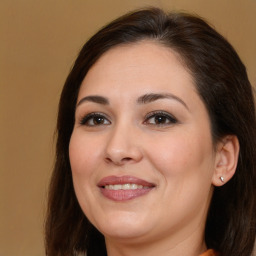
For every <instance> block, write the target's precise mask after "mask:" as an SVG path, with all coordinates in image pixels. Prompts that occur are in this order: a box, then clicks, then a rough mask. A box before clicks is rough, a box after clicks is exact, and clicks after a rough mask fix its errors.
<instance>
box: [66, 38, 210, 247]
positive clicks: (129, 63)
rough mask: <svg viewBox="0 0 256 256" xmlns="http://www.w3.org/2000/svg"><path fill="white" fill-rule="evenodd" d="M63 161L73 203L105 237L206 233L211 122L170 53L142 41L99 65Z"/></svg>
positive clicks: (87, 81) (81, 99) (81, 98)
mask: <svg viewBox="0 0 256 256" xmlns="http://www.w3.org/2000/svg"><path fill="white" fill-rule="evenodd" d="M69 155H70V162H71V168H72V175H73V182H74V188H75V193H76V196H77V199H78V202H79V204H80V206H81V208H82V210H83V212H84V213H85V215H86V216H87V218H88V219H89V220H90V221H91V223H92V224H93V225H94V226H95V227H96V228H97V229H99V230H100V231H101V232H102V233H103V234H104V235H105V237H106V239H120V240H122V239H125V241H129V239H130V240H131V241H132V240H134V239H136V241H144V242H145V241H153V240H155V239H156V238H158V239H160V238H161V237H165V238H166V237H176V241H177V243H178V242H179V240H181V239H184V236H188V235H189V234H192V233H193V232H197V230H201V231H202V230H203V229H204V221H205V218H206V214H207V209H208V206H209V201H210V198H211V194H212V185H211V182H212V176H213V172H214V168H215V153H214V149H213V144H212V138H211V132H210V122H209V116H208V114H207V111H206V108H205V106H204V104H203V102H202V101H201V99H200V97H199V96H198V94H197V92H196V89H195V85H194V82H193V79H192V77H191V75H190V74H189V73H188V71H187V70H186V69H185V68H184V66H183V65H182V64H181V62H180V60H179V56H178V55H177V54H176V53H175V52H174V51H172V50H171V49H168V48H166V47H164V46H160V45H158V44H156V43H153V42H146V41H144V42H140V43H136V44H130V45H125V46H118V47H116V48H113V49H111V50H109V51H108V52H107V53H105V54H104V55H103V56H102V57H101V58H100V59H99V60H98V61H97V62H96V64H95V65H94V66H93V67H92V68H91V69H90V70H89V72H88V74H87V75H86V77H85V78H84V81H83V82H82V85H81V89H80V92H79V95H78V101H77V107H76V112H75V125H74V130H73V133H72V136H71V140H70V147H69ZM202 232H203V231H202ZM134 241H135V240H134Z"/></svg>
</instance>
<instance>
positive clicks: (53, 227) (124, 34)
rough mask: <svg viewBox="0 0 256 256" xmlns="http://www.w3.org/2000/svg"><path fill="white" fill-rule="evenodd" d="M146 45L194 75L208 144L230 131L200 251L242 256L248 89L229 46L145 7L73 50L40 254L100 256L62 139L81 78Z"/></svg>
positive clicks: (188, 20)
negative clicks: (125, 48)
mask: <svg viewBox="0 0 256 256" xmlns="http://www.w3.org/2000/svg"><path fill="white" fill-rule="evenodd" d="M145 39H148V40H154V41H155V42H158V43H160V44H163V45H165V46H166V47H169V48H171V49H173V50H174V51H176V52H177V53H178V54H179V55H180V56H181V59H182V61H183V63H184V66H185V67H186V68H187V69H188V70H189V72H190V73H191V75H192V77H193V78H194V81H195V84H196V87H197V91H198V94H199V95H200V97H201V99H202V101H203V102H204V104H205V106H206V108H207V110H208V113H209V117H210V120H211V130H212V137H213V141H214V142H217V141H218V140H219V139H220V138H222V137H223V136H224V135H228V134H234V135H236V136H237V137H238V140H239V143H240V155H239V160H238V166H237V170H236V173H235V175H234V177H233V178H232V179H231V180H230V181H229V182H228V183H227V184H225V185H224V186H222V187H216V188H215V189H214V193H213V197H212V201H211V205H210V209H209V213H208V218H207V223H206V228H205V241H206V244H207V246H208V248H214V249H216V250H217V251H219V252H221V255H222V256H230V255H232V256H250V254H251V252H252V249H253V244H254V239H255V232H256V231H255V226H256V203H255V200H256V193H255V186H256V120H255V119H256V117H255V104H254V100H253V93H252V87H251V85H250V82H249V81H248V77H247V73H246V69H245V67H244V65H243V63H242V62H241V60H240V58H239V57H238V55H237V53H236V52H235V50H234V49H233V47H232V46H231V45H230V44H229V43H228V42H227V41H226V40H225V39H224V38H223V37H222V36H221V35H220V34H218V33H217V32H216V31H215V30H214V29H213V28H212V27H210V26H209V25H208V24H207V23H206V22H205V21H204V20H202V19H201V18H199V17H196V16H191V15H188V14H182V13H170V14H166V13H165V12H163V11H162V10H160V9H157V8H150V9H144V10H139V11H136V12H133V13H128V14H127V15H125V16H122V17H120V18H119V19H117V20H115V21H113V22H112V23H110V24H109V25H107V26H106V27H104V28H102V29H101V30H100V31H99V32H98V33H96V34H95V35H94V36H93V37H92V38H91V39H90V40H89V41H88V42H87V43H86V44H85V45H84V47H83V48H82V49H81V51H80V53H79V55H78V57H77V59H76V61H75V64H74V66H73V68H72V70H71V72H70V74H69V76H68V77H67V80H66V82H65V85H64V88H63V91H62V94H61V99H60V103H59V114H58V121H57V145H56V160H55V168H54V171H53V174H52V179H51V183H50V189H49V204H48V212H47V220H46V232H45V233H46V254H47V255H48V256H65V255H68V256H71V255H76V253H77V252H87V255H88V256H92V255H93V256H96V255H100V256H102V255H106V248H105V242H104V237H103V236H102V234H101V233H100V232H99V231H98V230H96V229H95V228H94V227H93V226H92V225H91V223H90V222H89V221H88V220H87V218H86V216H85V215H84V214H83V212H82V210H81V209H80V206H79V204H78V202H77V199H76V196H75V193H74V188H73V183H72V176H71V168H70V163H69V154H68V148H69V140H70V137H71V134H72V130H73V125H74V112H75V105H76V101H77V95H78V91H79V88H80V85H81V82H82V80H83V79H84V77H85V76H86V74H87V72H88V70H89V69H90V68H91V67H92V65H93V64H94V63H95V62H96V61H97V60H98V59H99V58H100V57H101V56H102V54H103V53H104V52H106V51H108V50H109V49H110V48H113V47H115V46H116V45H120V44H129V43H135V42H138V41H140V40H145Z"/></svg>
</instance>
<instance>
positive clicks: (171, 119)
mask: <svg viewBox="0 0 256 256" xmlns="http://www.w3.org/2000/svg"><path fill="white" fill-rule="evenodd" d="M156 117H160V118H164V119H163V121H166V120H167V121H168V123H166V122H165V123H158V124H157V123H156V119H154V122H155V123H150V122H149V120H150V119H152V118H156ZM177 122H178V120H177V119H176V118H175V117H174V116H172V115H171V114H169V113H167V112H165V111H154V112H151V113H149V114H148V115H147V116H146V120H145V121H144V123H146V124H149V125H156V126H168V125H171V124H176V123H177Z"/></svg>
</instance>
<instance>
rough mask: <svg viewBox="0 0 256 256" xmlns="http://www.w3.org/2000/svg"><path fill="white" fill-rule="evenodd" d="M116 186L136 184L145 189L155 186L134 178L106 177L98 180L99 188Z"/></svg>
mask: <svg viewBox="0 0 256 256" xmlns="http://www.w3.org/2000/svg"><path fill="white" fill-rule="evenodd" d="M117 184H121V185H123V184H137V185H142V186H145V187H155V184H153V183H151V182H148V181H145V180H142V179H139V178H136V177H134V176H128V175H127V176H107V177H104V178H103V179H101V180H100V182H99V183H98V186H99V187H105V186H106V185H117Z"/></svg>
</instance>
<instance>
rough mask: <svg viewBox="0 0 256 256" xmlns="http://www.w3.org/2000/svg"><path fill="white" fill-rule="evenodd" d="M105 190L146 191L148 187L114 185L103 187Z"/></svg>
mask: <svg viewBox="0 0 256 256" xmlns="http://www.w3.org/2000/svg"><path fill="white" fill-rule="evenodd" d="M104 188H105V189H111V190H130V189H131V190H135V189H148V188H150V187H149V186H142V185H138V184H129V183H127V184H116V185H106V186H104Z"/></svg>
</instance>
